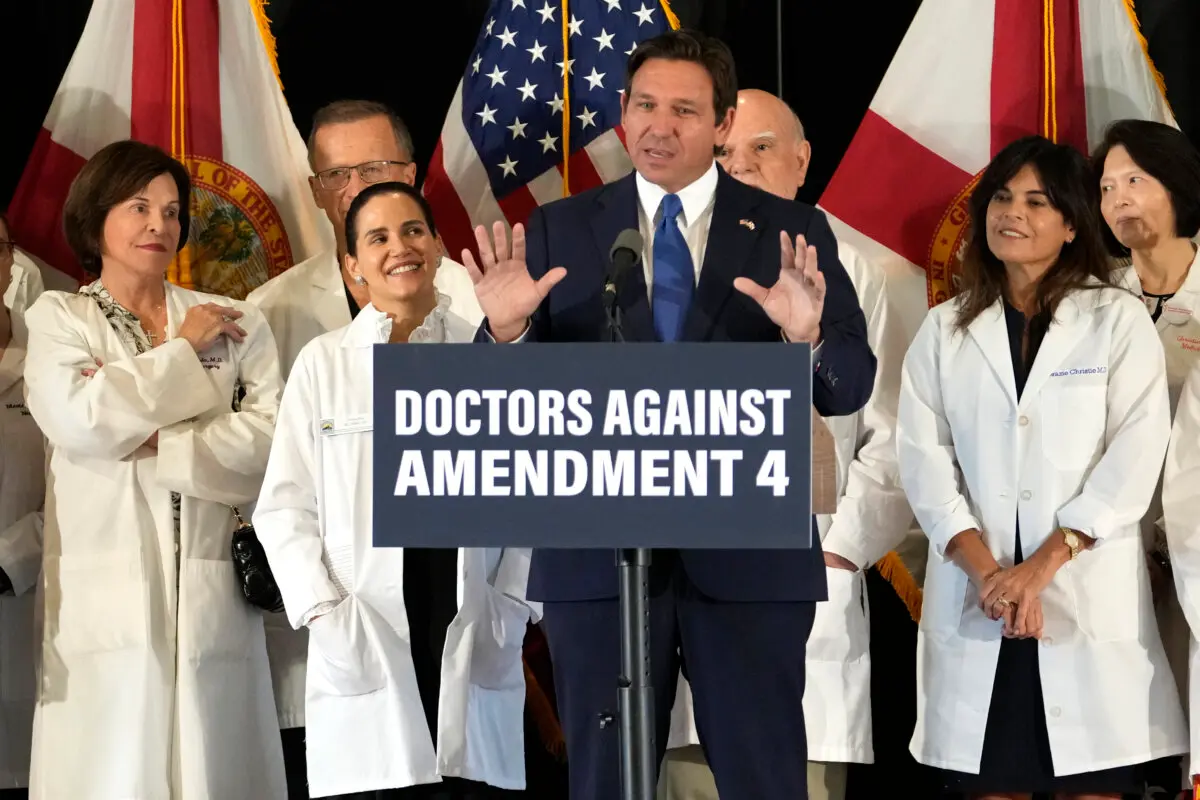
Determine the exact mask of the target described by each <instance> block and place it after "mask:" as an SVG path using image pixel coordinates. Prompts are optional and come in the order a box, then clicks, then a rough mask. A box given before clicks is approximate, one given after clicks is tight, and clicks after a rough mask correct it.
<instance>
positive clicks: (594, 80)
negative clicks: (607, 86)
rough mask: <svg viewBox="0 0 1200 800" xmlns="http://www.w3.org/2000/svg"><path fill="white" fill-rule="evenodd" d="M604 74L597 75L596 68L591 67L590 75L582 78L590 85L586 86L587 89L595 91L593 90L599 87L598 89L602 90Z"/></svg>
mask: <svg viewBox="0 0 1200 800" xmlns="http://www.w3.org/2000/svg"><path fill="white" fill-rule="evenodd" d="M604 74H605V73H603V72H599V73H598V72H596V68H595V67H592V74H591V75H588V76H586V77H585V78H584V80H585V81H587V82H588V83H589V84H590V85H589V86H588V88H589V89H595V88H597V87H599V88H601V89H603V88H604Z"/></svg>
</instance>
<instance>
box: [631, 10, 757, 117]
mask: <svg viewBox="0 0 1200 800" xmlns="http://www.w3.org/2000/svg"><path fill="white" fill-rule="evenodd" d="M652 58H662V59H666V60H668V61H690V62H692V63H693V64H699V65H700V66H702V67H704V69H705V71H706V72H708V77H709V78H711V79H712V85H713V111H714V112H715V113H716V117H717V124H718V125H720V124H721V121H722V120H724V119H725V115H726V114H727V113H728V112H729V110H730V109H731V108H733V107H734V106H735V105H737V93H738V87H737V69H736V68H735V67H734V64H733V53H731V52H730V50H729V47H728V46H727V45H726V44H725V43H724V42H722V41H721V40H720V39H717V38H715V37H712V36H707V35H705V34H703V33H700V32H698V31H690V30H677V31H667V32H666V33H661V34H659V35H658V36H655V37H654V38H652V39H647V40H646V41H644V42H642V43H641V44H640V45H638V46H637V49H636V50H634V51H633V54H632V55H630V56H629V61H628V62H626V64H625V97H626V99H628V97H629V95H630V93H631V92H632V91H633V76H634V75H635V74H637V71H638V70H639V69H641V68H642V65H643V64H645V63H646V62H647V61H649V60H650V59H652Z"/></svg>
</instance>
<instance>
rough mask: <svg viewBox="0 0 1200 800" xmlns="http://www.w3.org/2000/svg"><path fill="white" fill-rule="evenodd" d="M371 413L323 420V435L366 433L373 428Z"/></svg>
mask: <svg viewBox="0 0 1200 800" xmlns="http://www.w3.org/2000/svg"><path fill="white" fill-rule="evenodd" d="M372 428H373V426H372V425H371V415H370V414H349V415H347V416H344V417H331V418H328V419H323V420H321V435H322V436H338V435H341V434H343V433H366V432H368V431H370V430H372Z"/></svg>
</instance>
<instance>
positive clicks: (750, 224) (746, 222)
mask: <svg viewBox="0 0 1200 800" xmlns="http://www.w3.org/2000/svg"><path fill="white" fill-rule="evenodd" d="M738 225H742V226H744V227H746V228H749V229H750V230H754V221H753V220H749V219H739V220H738Z"/></svg>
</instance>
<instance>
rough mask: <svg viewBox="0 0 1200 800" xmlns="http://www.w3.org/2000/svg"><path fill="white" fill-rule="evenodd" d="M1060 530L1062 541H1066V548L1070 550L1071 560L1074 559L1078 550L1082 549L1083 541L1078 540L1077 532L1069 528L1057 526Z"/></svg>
mask: <svg viewBox="0 0 1200 800" xmlns="http://www.w3.org/2000/svg"><path fill="white" fill-rule="evenodd" d="M1059 530H1060V531H1062V535H1063V541H1064V542H1066V543H1067V548H1068V549H1070V551H1071V560H1072V561H1074V560H1075V556H1077V555H1079V551H1080V550H1082V549H1083V542H1081V541H1080V540H1079V534H1078V533H1076V532H1075V531H1073V530H1071V529H1070V528H1059Z"/></svg>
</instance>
